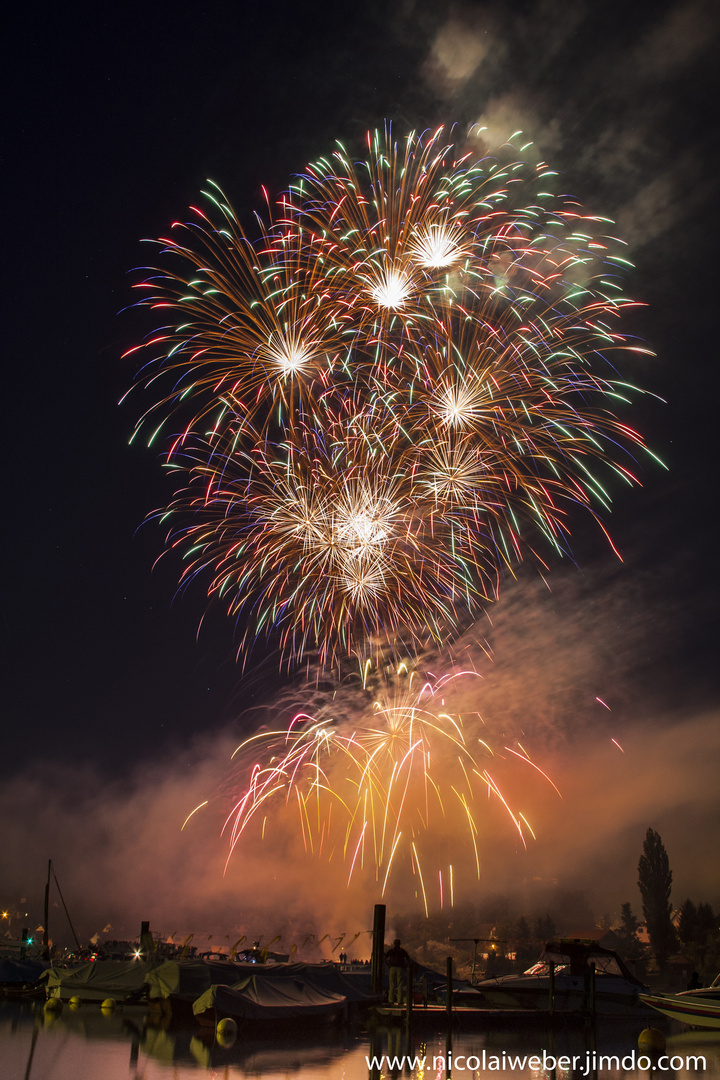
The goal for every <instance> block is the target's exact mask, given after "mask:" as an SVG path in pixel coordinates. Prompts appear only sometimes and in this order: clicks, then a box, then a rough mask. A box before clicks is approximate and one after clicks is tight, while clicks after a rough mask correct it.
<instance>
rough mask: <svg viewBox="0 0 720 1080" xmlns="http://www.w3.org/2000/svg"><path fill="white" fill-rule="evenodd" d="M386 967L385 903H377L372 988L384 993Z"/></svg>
mask: <svg viewBox="0 0 720 1080" xmlns="http://www.w3.org/2000/svg"><path fill="white" fill-rule="evenodd" d="M384 968H385V905H384V904H376V905H375V913H374V917H373V943H372V964H371V968H370V978H371V984H370V986H371V990H372V992H373V994H382V991H383V975H384Z"/></svg>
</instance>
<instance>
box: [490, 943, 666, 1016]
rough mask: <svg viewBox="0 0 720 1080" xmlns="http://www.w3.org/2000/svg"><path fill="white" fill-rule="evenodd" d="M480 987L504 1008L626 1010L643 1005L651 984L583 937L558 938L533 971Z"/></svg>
mask: <svg viewBox="0 0 720 1080" xmlns="http://www.w3.org/2000/svg"><path fill="white" fill-rule="evenodd" d="M475 989H476V990H478V991H479V992H480V993H481V994H482V995H483V997H484V998H485V1000H486V1001H487V1002H488V1004H490V1005H493V1006H495V1007H496V1008H501V1009H532V1010H538V1009H540V1010H545V1011H555V1012H563V1013H573V1012H583V1011H590V1010H594V1011H595V1012H596V1013H599V1014H623V1013H633V1012H637V1011H638V1010H640V1009H642V1008H643V1004H642V1002H641V1001H640V994H641V992H642V991H644V990H647V989H648V987H646V986H645V985H644V984H643V983H642V982H641V981H640V980H639V979H637V978H636V977H635V976H634V975H633V974H632V973H631V972H630V971H629V970H628V968H627V967H626V966H625V964H624V963H623V961H622V960H621V959H620V957H619V956H618V955H617V953H615V952H613V951H612V950H611V949H604V948H603V947H602V946H600V945H598V943H597V942H596V941H590V940H586V939H582V938H557V939H555V940H554V941H549V942H548V943H547V945H546V946H545V949H544V951H543V953H542V955H541V957H540V959H539V961H538V962H537V963H536V964H534V965H533V966H532V967H531V968H528V970H527V971H525V972H523V973H522V974H518V975H501V976H499V977H498V978H494V979H485V980H483V981H482V982H480V983H477V984H476V987H475Z"/></svg>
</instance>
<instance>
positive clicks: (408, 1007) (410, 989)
mask: <svg viewBox="0 0 720 1080" xmlns="http://www.w3.org/2000/svg"><path fill="white" fill-rule="evenodd" d="M414 982H415V979H414V973H413V966H412V962H411V963H410V964H408V969H407V1001H406V1002H405V1020H406V1021H407V1023H408V1025H409V1024H410V1020H411V1018H412V1011H413V994H414V992H415V987H414V985H413V984H414Z"/></svg>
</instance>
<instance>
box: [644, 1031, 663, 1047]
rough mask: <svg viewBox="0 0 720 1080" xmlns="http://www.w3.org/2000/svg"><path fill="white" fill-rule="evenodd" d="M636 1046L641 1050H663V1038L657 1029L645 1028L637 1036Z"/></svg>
mask: <svg viewBox="0 0 720 1080" xmlns="http://www.w3.org/2000/svg"><path fill="white" fill-rule="evenodd" d="M638 1046H639V1047H640V1049H641V1050H664V1049H665V1036H664V1035H663V1033H662V1031H658V1029H657V1028H645V1030H644V1031H641V1032H640V1035H639V1036H638Z"/></svg>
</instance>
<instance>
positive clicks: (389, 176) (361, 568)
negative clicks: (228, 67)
mask: <svg viewBox="0 0 720 1080" xmlns="http://www.w3.org/2000/svg"><path fill="white" fill-rule="evenodd" d="M472 134H473V133H471V135H472ZM473 138H475V139H477V133H475V134H474V135H473ZM469 145H471V144H468V145H463V141H462V140H459V141H458V140H457V139H455V141H454V135H453V133H452V132H448V131H446V130H444V129H442V128H441V129H439V130H438V131H436V132H435V133H432V134H425V135H422V136H417V135H411V136H409V137H407V138H406V139H404V140H403V141H401V142H400V141H397V142H396V141H394V140H393V137H392V134H391V132H390V131H389V130H386V131H385V132H384V133H375V134H374V135H370V136H368V141H367V149H366V153H365V157H364V158H363V159H361V160H358V161H355V162H354V161H353V160H351V158H350V156H349V155H348V154H347V153H346V152H345V150H344V149H343V148H342V147H338V149H337V150H336V152H335V153H334V154H333V155H332V156H331V157H329V158H327V159H321V160H320V161H318V162H316V163H315V164H313V165H310V166H308V167H307V168H306V170H305V172H304V174H302V175H301V176H299V177H298V178H297V180H296V181H295V182H294V183H293V184H292V185H291V186H290V188H289V190H288V191H287V192H286V193H285V194H284V195H282V196H281V197H280V198H279V199H278V200H277V203H276V204H275V205H274V207H273V208H272V209H271V210H269V211H268V218H267V220H266V221H264V222H263V223H259V224H258V226H257V229H256V238H255V239H251V238H249V236H248V233H247V230H245V229H243V227H242V226H241V224H240V222H239V221H238V219H237V217H236V215H235V214H234V212H233V210H232V209H231V208H230V205H229V204H228V202H227V200H226V199H225V197H224V195H223V194H222V192H221V191H220V190H219V189H218V188H216V187H215V186H214V185H213V186H212V187H211V188H210V189H209V190H208V192H206V205H207V209H206V210H202V209H197V210H194V215H195V216H194V219H193V220H192V221H191V222H190V223H188V224H177V223H176V225H175V226H174V227H173V231H172V233H171V237H170V238H169V239H161V240H160V241H159V243H160V246H161V249H162V254H163V259H162V267H163V268H162V269H157V270H154V271H151V272H150V273H149V275H148V276H146V278H145V280H144V281H143V282H142V283H141V284H140V286H139V288H141V289H142V290H143V298H142V300H141V303H144V304H147V305H149V306H150V307H152V308H153V310H155V311H157V312H158V315H160V316H161V317H162V320H163V324H164V325H163V326H162V327H161V328H160V329H159V330H158V331H157V332H156V333H154V334H153V335H152V336H151V338H150V339H149V341H148V342H146V344H145V345H144V346H142V347H141V348H142V349H143V350H144V352H145V354H146V362H145V364H144V366H143V367H142V369H141V373H140V381H141V382H142V383H143V384H144V385H145V386H146V387H148V388H150V389H151V390H152V393H153V399H154V404H153V405H152V407H151V408H150V409H149V410H148V411H147V412H146V413H145V415H144V417H143V418H142V421H141V423H140V425H139V427H140V428H142V429H143V431H144V432H145V433H146V434H147V435H148V437H149V439H150V441H154V440H155V439H156V438H160V439H163V440H165V441H164V442H163V446H164V448H165V449H164V452H165V455H166V463H167V465H168V467H169V468H170V469H171V470H173V471H174V473H175V474H176V475H177V476H178V477H179V478H180V480H179V483H178V486H177V488H176V493H175V495H174V497H173V498H172V500H171V501H170V504H169V506H168V507H166V508H165V509H164V510H163V511H160V512H159V516H161V517H162V518H163V520H166V521H167V523H168V545H169V546H170V547H171V548H178V549H179V550H180V551H181V552H182V555H183V557H184V559H185V569H184V573H183V580H184V581H188V580H190V579H192V578H194V577H199V578H201V579H202V580H203V581H205V582H206V583H207V587H208V591H209V594H210V596H211V597H214V598H217V599H218V600H220V601H221V602H222V603H223V604H224V605H225V607H226V608H227V611H228V612H229V614H230V615H231V616H233V617H234V618H235V619H236V621H237V623H238V625H239V626H240V627H241V628H242V629H241V637H242V640H241V645H240V648H241V651H243V652H244V653H247V651H248V649H249V648H250V646H251V644H252V642H253V641H254V640H255V639H256V638H258V637H259V636H263V635H268V636H272V638H273V640H274V642H275V643H277V644H278V645H279V648H280V651H281V654H282V655H284V656H285V657H286V659H287V661H288V663H290V664H292V663H295V662H298V661H299V660H301V659H302V657H303V655H305V654H307V653H314V654H315V655H317V656H318V657H319V661H320V664H321V665H328V664H332V663H335V662H337V661H340V660H342V658H343V657H344V656H348V655H352V654H354V655H357V656H358V657H360V659H361V661H362V659H363V657H365V656H366V655H367V654H368V643H370V642H372V641H373V639H377V638H378V637H380V638H383V639H385V640H387V639H390V640H392V639H393V637H396V638H398V639H399V640H400V641H401V642H408V643H414V645H415V646H416V647H417V648H423V647H425V646H426V645H427V644H428V642H434V643H436V644H437V643H441V642H443V641H445V640H446V639H447V638H448V637H451V636H452V635H453V633H455V632H456V631H457V629H458V628H459V627H460V626H462V625H463V624H464V623H465V622H466V621H467V619H468V617H471V616H472V614H473V612H476V611H477V610H478V608H479V607H480V606H481V605H482V604H483V603H484V602H486V601H487V600H490V599H492V598H493V597H494V596H495V595H496V594H497V590H498V586H499V581H500V579H501V577H502V575H503V574H504V573H506V572H508V571H509V572H511V571H512V567H513V565H514V564H515V563H516V562H517V561H518V560H519V559H521V558H522V557H523V556H524V555H526V554H528V553H531V554H533V555H534V556H535V557H536V558H538V559H542V545H543V541H544V542H545V543H546V544H547V543H548V542H549V544H550V545H551V546H552V547H553V548H555V549H556V550H557V551H560V552H562V551H565V550H566V549H567V545H568V536H569V515H570V512H571V510H572V509H573V507H574V506H576V505H579V506H581V507H583V508H584V509H586V510H588V511H589V512H590V513H591V514H592V515H593V516H594V517H595V518H596V519H597V520H598V521H599V522H600V521H601V515H602V514H603V513H604V512H605V511H606V510H607V509H608V506H609V496H608V493H607V490H606V486H605V479H604V474H607V473H608V472H613V473H615V474H616V475H619V476H620V477H622V478H623V479H624V480H626V481H628V482H630V483H632V482H633V481H634V479H635V477H634V472H633V470H634V458H633V453H634V451H635V450H636V449H637V448H638V447H641V446H642V445H643V444H642V440H641V438H640V436H639V435H638V434H637V433H636V432H635V431H633V430H631V429H630V428H629V427H627V426H626V425H625V424H624V423H623V422H621V420H620V419H618V417H617V416H616V413H615V411H614V409H615V407H616V406H617V405H618V403H622V402H623V401H626V400H627V397H628V392H629V391H630V390H631V389H632V388H631V387H629V386H628V384H627V383H625V382H622V381H621V380H620V379H619V377H618V376H617V374H616V371H615V368H614V366H613V365H614V357H615V354H616V353H617V352H618V350H622V349H626V350H627V349H631V350H635V351H640V352H646V351H647V350H645V349H642V348H639V347H638V346H637V345H635V344H633V343H632V342H631V341H629V340H628V339H627V338H626V336H625V335H624V334H623V333H622V331H621V329H620V328H619V325H618V324H619V316H621V315H622V313H623V311H624V310H625V309H626V308H628V307H629V306H631V304H632V301H629V300H627V299H625V298H624V297H623V295H622V291H621V288H622V276H623V270H624V267H625V266H626V265H627V263H626V260H625V259H624V258H623V256H622V246H621V244H620V242H619V241H616V240H613V239H612V238H610V237H609V236H608V235H607V230H608V228H609V223H608V222H606V221H604V220H602V219H599V218H591V217H588V216H585V215H583V213H582V211H581V209H580V207H579V206H578V204H577V202H576V201H575V200H574V199H572V198H570V197H568V196H564V195H557V194H553V192H552V186H553V179H554V178H553V174H552V173H551V172H550V170H548V169H547V168H546V167H545V166H544V165H531V164H528V163H525V162H523V161H522V160H521V159H520V158H519V157H518V153H519V152H517V151H514V150H513V148H512V147H511V146H509V145H508V146H505V147H503V148H502V149H501V150H500V151H499V152H498V153H497V154H496V155H495V156H492V157H490V156H485V157H483V156H480V155H478V154H477V153H473V152H471V150H470V149H469V148H468V147H469ZM476 145H477V142H476ZM258 220H259V219H258ZM601 524H602V522H601ZM414 724H415V727H416V728H417V729H418V730H421V728H422V724H420V723H419V722H418V723H415V722H414ZM418 725H419V726H418ZM308 731H309V729H305V728H304V729H303V737H302V738H301V739H300V741H299V743H298V741H297V740H295V739H293V740H291V744H292V745H291V747H290V748H288V751H287V752H288V753H290V754H291V756H292V755H294V754H295V753H296V751H297V754H298V755H299V756H300V758H301V759H302V762H303V763H306V762H307V761H308V760H310V759H312V755H313V753H314V752H315V751H314V750H313V749H312V747H311V745H310V743H312V739H311V738H310V736H309V735H308ZM456 737H459V736H458V733H456ZM313 738H317V739H319V740H320V741H322V733H321V732H320V731H319V730H318V731H317V733H316V735H315V736H313ZM460 742H462V740H460ZM316 749H317V748H316ZM308 755H309V757H308ZM461 756H462V755H461ZM293 760H295V758H294V757H293ZM362 768H363V769H364V768H365V766H364V765H363V766H362ZM371 775H373V779H372V781H371V780H370V776H371ZM265 779H268V778H267V777H266V778H265ZM258 782H259V781H258ZM264 782H265V781H264V780H263V783H264ZM363 783H364V781H363ZM374 783H375V778H374V774H373V773H372V770H370V772H369V773H368V774H367V785H369V786H368V787H367V788H366V792H367V793H369V791H370V790H371V789H372V785H373V784H374ZM361 787H362V783H361ZM368 797H369V795H368ZM243 814H244V811H243V812H242V813H241V814H240V820H241V821H242V820H244V818H243ZM391 835H394V833H392V832H391ZM391 846H392V845H391ZM383 850H385V849H383Z"/></svg>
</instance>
